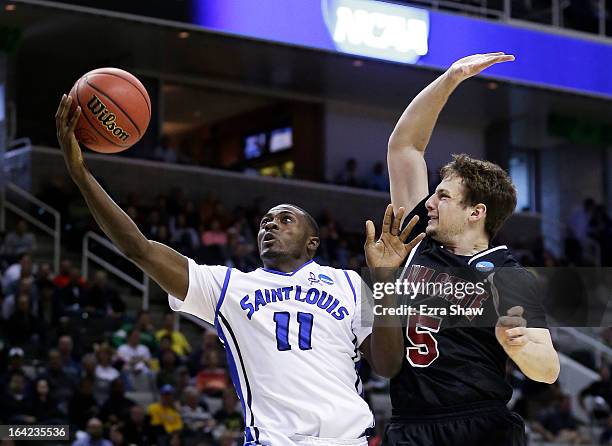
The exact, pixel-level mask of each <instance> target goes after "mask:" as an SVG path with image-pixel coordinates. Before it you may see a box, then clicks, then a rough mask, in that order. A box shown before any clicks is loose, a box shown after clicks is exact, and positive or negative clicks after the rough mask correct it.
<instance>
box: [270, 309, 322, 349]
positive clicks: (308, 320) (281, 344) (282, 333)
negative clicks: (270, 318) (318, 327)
mask: <svg viewBox="0 0 612 446" xmlns="http://www.w3.org/2000/svg"><path fill="white" fill-rule="evenodd" d="M290 320H291V315H290V314H289V313H288V312H287V311H277V312H276V313H274V322H276V348H278V349H279V350H280V351H281V352H282V351H286V350H291V344H289V322H290ZM313 320H314V315H312V314H311V313H302V312H299V313H298V314H297V321H298V324H299V334H298V338H299V342H298V345H299V347H300V350H310V349H311V348H312V343H311V337H312V324H313Z"/></svg>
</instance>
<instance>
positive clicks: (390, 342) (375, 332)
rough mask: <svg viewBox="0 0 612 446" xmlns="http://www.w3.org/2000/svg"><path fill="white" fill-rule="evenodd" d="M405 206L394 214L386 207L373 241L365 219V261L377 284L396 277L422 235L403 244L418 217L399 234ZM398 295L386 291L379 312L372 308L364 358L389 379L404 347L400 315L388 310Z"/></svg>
mask: <svg viewBox="0 0 612 446" xmlns="http://www.w3.org/2000/svg"><path fill="white" fill-rule="evenodd" d="M404 212H405V209H404V208H403V207H402V208H399V210H398V212H397V214H396V215H395V217H394V216H393V208H392V206H391V205H389V206H387V210H386V211H385V216H384V219H383V224H382V233H381V235H380V237H379V238H378V240H375V232H376V230H375V228H374V223H372V222H371V221H370V220H368V221H367V222H366V242H365V245H364V250H365V256H366V261H367V264H368V268H369V269H370V274H371V276H372V279H373V280H374V282H375V287H376V286H377V285H378V286H379V287H381V285H382V287H381V288H384V284H385V283H386V282H390V281H393V280H394V279H395V272H396V271H397V270H398V268H399V267H400V266H401V265H402V263H403V262H404V261H405V259H406V257H407V256H408V254H409V253H410V251H412V250H413V249H414V247H415V246H416V245H417V244H418V243H419V242H420V241H421V240H423V237H425V234H423V233H422V234H418V235H417V236H416V237H414V238H413V239H412V240H411V241H410V242H408V243H406V240H407V239H408V236H409V235H410V232H411V231H412V229H413V228H414V226H415V225H416V224H417V221H418V219H419V217H418V216H414V217H413V218H412V220H410V222H409V223H408V225H407V226H406V228H404V230H403V231H402V232H401V233H400V231H399V229H400V221H401V220H402V218H403V216H404ZM397 302H398V296H396V295H395V294H394V293H390V294H387V293H385V294H384V296H383V297H382V299H379V300H378V301H377V302H376V304H378V305H379V306H380V308H381V311H375V316H374V325H373V327H372V334H371V335H370V345H369V346H366V348H367V347H369V349H367V350H366V349H364V350H366V351H367V355H366V357H367V358H368V361H369V362H370V365H371V366H372V368H373V369H374V371H375V372H376V373H378V374H379V375H381V376H384V377H386V378H391V377H393V376H395V375H396V374H397V372H399V370H400V368H401V366H402V361H403V359H404V355H405V354H406V349H405V348H404V332H403V329H402V321H401V318H400V317H399V316H397V315H395V314H393V313H389V312H387V310H388V309H393V307H396V306H397Z"/></svg>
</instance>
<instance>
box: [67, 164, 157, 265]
mask: <svg viewBox="0 0 612 446" xmlns="http://www.w3.org/2000/svg"><path fill="white" fill-rule="evenodd" d="M70 173H71V176H72V178H73V180H74V182H75V183H76V185H77V186H78V188H79V189H80V191H81V193H82V195H83V198H84V199H85V202H86V203H87V206H88V207H89V210H90V211H91V213H92V215H93V217H94V219H95V220H96V222H97V223H98V225H99V226H100V228H101V229H102V231H104V233H105V234H106V235H107V236H108V237H109V238H110V239H111V241H112V242H113V243H114V244H115V246H117V248H119V250H120V251H121V252H122V253H123V254H125V255H126V256H127V257H129V258H131V259H134V258H138V257H139V256H140V255H141V254H142V253H143V252H144V251H145V250H146V248H147V246H148V244H149V241H148V240H147V238H146V237H145V236H144V235H143V234H142V233H141V232H140V230H139V229H138V227H137V226H136V224H135V223H134V222H133V221H132V219H131V218H130V217H129V216H128V215H127V214H126V213H125V212H123V210H122V209H121V208H120V207H119V206H118V205H117V204H116V203H115V202H114V201H113V199H112V198H111V197H109V196H108V194H107V193H106V192H105V191H104V189H103V188H102V186H100V184H99V183H98V181H97V180H96V179H95V178H94V176H93V175H92V174H91V173H90V172H89V170H87V168H86V167H84V166H83V167H82V169H78V170H76V171H71V172H70Z"/></svg>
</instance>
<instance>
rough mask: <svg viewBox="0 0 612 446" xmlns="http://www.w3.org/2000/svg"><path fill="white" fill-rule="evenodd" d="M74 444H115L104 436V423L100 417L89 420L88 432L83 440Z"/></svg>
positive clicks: (80, 445)
mask: <svg viewBox="0 0 612 446" xmlns="http://www.w3.org/2000/svg"><path fill="white" fill-rule="evenodd" d="M72 446H113V444H112V443H111V442H110V440H108V439H106V438H104V425H103V424H102V421H100V420H99V419H98V418H90V419H89V420H88V421H87V434H86V435H85V437H84V438H82V439H81V440H77V441H75V442H74V443H72Z"/></svg>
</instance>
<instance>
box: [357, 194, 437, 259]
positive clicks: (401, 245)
mask: <svg viewBox="0 0 612 446" xmlns="http://www.w3.org/2000/svg"><path fill="white" fill-rule="evenodd" d="M405 212H406V210H405V209H404V208H403V207H401V208H399V209H398V211H397V215H396V216H395V217H394V216H393V206H392V205H388V206H387V210H386V211H385V216H384V218H383V224H382V233H381V234H380V237H379V238H378V240H375V236H376V229H375V228H374V223H372V221H371V220H368V221H367V222H366V242H365V245H364V250H365V256H366V262H367V264H368V267H369V268H370V269H374V268H385V269H387V268H388V269H394V268H398V267H399V266H401V264H402V262H403V261H404V259H406V256H408V254H409V253H410V251H412V249H413V248H414V247H415V246H416V244H417V243H419V242H420V241H421V240H423V237H425V234H423V233H421V234H419V235H417V236H416V237H415V238H413V239H412V240H410V242H408V243H406V239H408V235H410V232H411V231H412V229H413V228H414V225H416V224H417V222H418V221H419V217H418V216H416V215H415V216H414V217H413V218H412V220H410V222H409V223H408V225H407V226H406V227H405V228H404V230H403V231H402V232H401V234H400V232H399V227H400V222H401V221H402V218H403V217H404V213H405Z"/></svg>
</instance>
